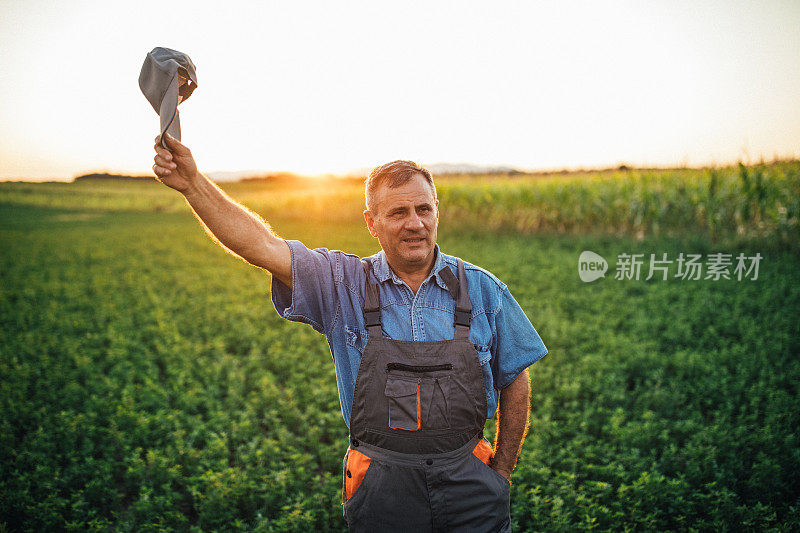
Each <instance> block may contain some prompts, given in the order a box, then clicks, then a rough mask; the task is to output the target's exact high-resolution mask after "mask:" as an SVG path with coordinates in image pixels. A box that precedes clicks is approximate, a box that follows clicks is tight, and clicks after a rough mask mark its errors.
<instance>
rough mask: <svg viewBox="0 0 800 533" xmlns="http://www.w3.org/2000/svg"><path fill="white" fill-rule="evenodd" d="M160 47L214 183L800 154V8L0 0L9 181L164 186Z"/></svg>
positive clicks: (0, 116) (4, 161) (0, 143)
mask: <svg viewBox="0 0 800 533" xmlns="http://www.w3.org/2000/svg"><path fill="white" fill-rule="evenodd" d="M155 46H165V47H169V48H173V49H176V50H180V51H182V52H185V53H187V54H188V55H189V56H190V57H191V58H192V60H193V61H194V63H195V65H196V66H197V77H198V88H197V90H196V91H195V92H194V94H193V95H192V97H191V98H190V99H189V100H187V101H186V102H185V103H184V104H182V105H181V106H180V110H181V123H182V128H183V142H184V143H185V144H186V145H187V146H189V147H190V148H191V149H192V152H193V153H194V155H195V158H196V160H197V162H198V165H199V167H200V169H201V170H202V171H204V172H206V173H214V172H219V171H241V170H253V171H294V172H299V173H306V174H316V173H327V172H331V173H342V172H347V171H350V170H353V169H360V168H369V167H373V166H375V165H379V164H382V163H385V162H387V161H391V160H394V159H412V160H415V161H417V162H421V163H423V164H431V163H437V162H452V163H462V162H463V163H473V164H479V165H510V166H515V167H518V168H522V169H555V168H565V167H566V168H576V167H603V166H611V165H618V164H621V163H626V164H628V165H635V166H677V165H689V166H697V165H707V164H724V163H730V162H735V161H737V160H740V159H741V160H744V161H746V162H756V161H757V160H758V159H760V158H762V157H763V158H764V159H767V160H769V159H772V158H773V157H776V156H777V157H782V158H787V157H800V98H798V97H800V2H798V1H797V0H783V1H782V0H771V1H770V0H765V1H758V2H757V1H749V2H743V1H719V2H708V1H705V2H704V1H693V2H689V1H670V2H650V1H630V2H602V1H592V2H521V1H520V2H503V1H498V2H473V1H463V2H456V1H452V2H440V1H433V0H429V1H425V2H409V1H406V2H391V3H390V2H378V1H374V0H373V1H370V2H366V1H365V2H304V1H294V2H288V1H286V2H268V1H265V2H236V1H230V2H226V3H222V2H214V3H210V2H209V3H205V2H200V1H193V2H148V1H136V2H134V1H129V2H112V1H104V2H100V1H96V2H90V1H74V2H52V1H40V0H25V1H22V0H17V1H7V0H0V67H1V68H0V120H1V121H2V128H0V179H32V180H42V179H63V180H70V179H72V178H73V177H74V176H76V175H80V174H83V173H87V172H93V171H101V172H102V171H108V172H122V173H134V174H150V175H152V171H151V165H152V164H153V155H154V152H153V139H154V137H155V135H157V133H158V116H157V115H156V113H155V112H154V111H153V109H152V108H151V107H150V104H149V103H148V102H147V100H146V99H145V97H144V96H143V95H142V93H141V92H140V90H139V86H138V76H139V71H140V69H141V66H142V62H143V60H144V58H145V55H146V54H147V52H149V51H150V50H151V49H152V48H153V47H155Z"/></svg>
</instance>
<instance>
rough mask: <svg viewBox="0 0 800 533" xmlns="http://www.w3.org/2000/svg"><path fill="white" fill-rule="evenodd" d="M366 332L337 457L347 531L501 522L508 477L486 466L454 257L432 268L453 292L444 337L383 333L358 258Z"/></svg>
mask: <svg viewBox="0 0 800 533" xmlns="http://www.w3.org/2000/svg"><path fill="white" fill-rule="evenodd" d="M364 270H365V272H366V274H367V276H366V285H365V297H364V319H365V325H366V327H367V330H368V331H369V340H368V341H367V345H366V347H365V348H364V354H363V356H362V358H361V363H360V365H359V367H358V374H357V377H356V385H355V394H354V398H353V408H352V412H351V415H350V446H349V447H348V449H347V453H346V454H345V457H344V462H343V470H344V472H343V476H344V479H343V484H342V504H343V507H344V516H345V519H346V520H347V523H348V525H349V527H350V530H351V531H370V532H372V531H379V532H380V531H413V532H415V533H423V532H426V531H481V532H485V531H492V532H495V531H510V530H511V527H510V516H509V511H510V509H509V495H510V492H509V491H510V485H509V482H508V480H506V479H505V477H503V476H502V475H500V474H499V473H497V472H496V471H495V470H493V469H492V468H491V467H490V466H488V464H489V461H490V457H491V455H492V448H491V445H490V444H489V442H488V441H487V440H486V439H485V438H484V437H483V426H484V423H485V422H486V391H485V389H484V385H483V383H484V381H483V372H482V370H481V366H480V363H479V361H478V353H477V351H476V350H475V347H474V346H473V345H472V342H470V340H469V324H470V319H471V317H472V303H471V302H470V299H469V292H468V289H467V280H466V276H465V274H464V264H463V262H462V261H461V260H460V259H459V260H458V279H456V277H455V276H454V275H453V273H452V271H451V270H450V267H447V266H445V267H444V269H442V271H441V276H442V277H443V279H444V280H445V283H446V284H447V286H448V288H449V289H450V293H451V294H452V295H453V297H454V298H455V299H456V308H455V321H454V322H455V335H454V337H453V339H451V340H445V341H398V340H393V339H388V338H384V337H383V334H382V332H381V311H380V296H379V291H378V286H377V285H376V284H374V283H372V282H371V281H370V278H369V276H370V273H369V270H370V269H368V267H367V264H366V263H365V264H364Z"/></svg>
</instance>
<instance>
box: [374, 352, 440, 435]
mask: <svg viewBox="0 0 800 533" xmlns="http://www.w3.org/2000/svg"><path fill="white" fill-rule="evenodd" d="M452 368H453V365H451V364H449V363H448V364H443V365H424V366H420V365H417V366H411V365H402V364H398V363H390V364H389V365H388V367H387V370H388V371H389V373H388V375H387V377H386V389H385V391H384V392H385V396H386V400H387V404H388V415H389V418H388V425H389V427H390V428H392V429H403V430H406V431H416V430H419V429H423V428H424V429H444V428H449V427H450V405H449V397H450V376H449V375H446V374H443V372H446V371H449V370H452Z"/></svg>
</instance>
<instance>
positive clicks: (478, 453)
mask: <svg viewBox="0 0 800 533" xmlns="http://www.w3.org/2000/svg"><path fill="white" fill-rule="evenodd" d="M472 453H474V454H475V457H477V458H478V459H480V460H481V461H483V462H484V463H486V465H487V466H492V457H494V450H493V449H492V446H491V444H489V442H488V441H487V440H486V439H481V440H479V441H478V444H476V445H475V448H474V449H473V450H472Z"/></svg>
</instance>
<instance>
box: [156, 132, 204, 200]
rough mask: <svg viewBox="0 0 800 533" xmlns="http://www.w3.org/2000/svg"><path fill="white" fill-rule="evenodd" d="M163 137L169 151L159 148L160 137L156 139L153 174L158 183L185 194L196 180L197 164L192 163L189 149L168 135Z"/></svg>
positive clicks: (192, 159)
mask: <svg viewBox="0 0 800 533" xmlns="http://www.w3.org/2000/svg"><path fill="white" fill-rule="evenodd" d="M164 135H165V136H166V141H167V146H168V147H169V150H166V149H165V148H164V147H163V146H161V142H160V139H161V137H160V136H159V137H156V140H155V142H156V144H155V146H154V148H155V150H156V155H155V157H154V158H153V159H154V161H155V164H154V165H153V172H154V173H155V175H156V178H157V179H158V181H160V182H161V183H163V184H164V185H166V186H168V187H172V188H173V189H175V190H176V191H179V192H181V193H185V192H186V191H187V190H188V189H189V188H190V187H191V186H192V183H193V182H194V181H195V180H196V179H197V164H196V163H195V162H194V158H193V157H192V152H191V151H190V150H189V148H187V147H186V146H184V145H182V144H181V143H180V142H179V141H177V140H175V139H174V138H172V137H171V136H170V135H169V134H168V133H165V134H164Z"/></svg>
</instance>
